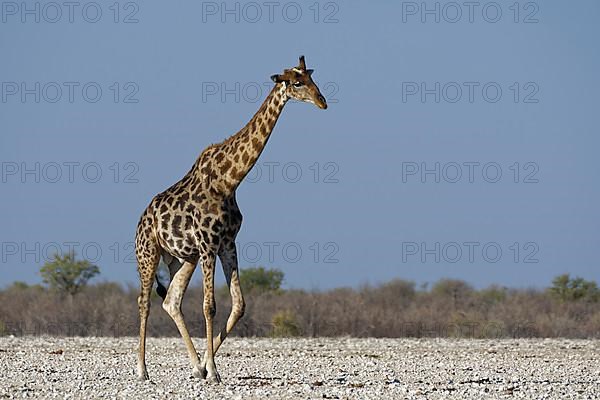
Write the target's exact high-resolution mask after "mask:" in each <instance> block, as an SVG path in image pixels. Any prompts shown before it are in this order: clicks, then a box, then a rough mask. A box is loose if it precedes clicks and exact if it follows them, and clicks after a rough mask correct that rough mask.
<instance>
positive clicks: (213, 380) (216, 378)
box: [206, 372, 221, 383]
mask: <svg viewBox="0 0 600 400" xmlns="http://www.w3.org/2000/svg"><path fill="white" fill-rule="evenodd" d="M206 380H207V381H208V382H210V383H221V377H220V376H219V373H218V372H215V373H214V374H212V375H209V376H207V377H206Z"/></svg>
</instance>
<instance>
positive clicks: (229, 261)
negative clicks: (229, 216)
mask: <svg viewBox="0 0 600 400" xmlns="http://www.w3.org/2000/svg"><path fill="white" fill-rule="evenodd" d="M219 258H220V259H221V264H222V265H223V272H224V273H225V280H226V282H227V286H229V293H230V295H231V312H230V314H229V318H227V324H226V325H225V327H224V328H223V329H222V330H221V332H220V333H219V334H218V335H217V337H216V338H215V339H214V340H213V352H214V354H216V353H217V351H218V350H219V347H221V344H223V342H224V341H225V338H227V336H229V333H231V331H232V330H233V328H234V327H235V325H236V323H237V322H238V321H239V319H240V318H241V317H242V316H243V315H244V310H245V308H246V304H245V302H244V296H243V295H242V288H241V287H240V279H239V271H238V262H237V251H236V248H235V242H233V241H232V242H231V243H229V244H224V245H223V247H222V250H221V251H220V252H219ZM207 358H208V351H207V352H206V353H205V354H204V358H203V359H202V367H203V368H205V365H206V360H207Z"/></svg>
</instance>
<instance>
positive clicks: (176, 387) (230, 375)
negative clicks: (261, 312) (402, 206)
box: [0, 337, 600, 399]
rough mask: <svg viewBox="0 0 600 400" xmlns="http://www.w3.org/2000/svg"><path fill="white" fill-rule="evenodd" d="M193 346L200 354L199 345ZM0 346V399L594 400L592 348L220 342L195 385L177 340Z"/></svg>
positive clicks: (596, 358) (596, 376) (4, 341)
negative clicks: (139, 369)
mask: <svg viewBox="0 0 600 400" xmlns="http://www.w3.org/2000/svg"><path fill="white" fill-rule="evenodd" d="M195 342H196V344H197V346H198V347H197V348H198V349H200V348H202V346H203V345H204V342H203V340H196V341H195ZM136 346H137V339H136V338H54V337H2V338H0V398H57V399H67V398H73V399H92V398H123V399H171V398H182V399H188V398H201V399H447V398H460V399H464V398H467V399H487V398H490V399H496V398H503V399H511V398H525V399H534V398H535V399H597V398H600V341H597V340H562V339H558V340H538V339H516V340H472V339H350V338H338V339H329V338H328V339H243V338H230V339H228V340H227V341H226V342H225V344H224V345H223V347H222V348H221V350H220V351H219V353H218V354H217V358H216V360H217V368H218V370H219V373H220V375H221V378H222V380H223V382H222V383H221V384H210V383H208V382H205V381H201V380H198V379H195V378H193V377H192V375H191V367H190V365H189V362H188V358H187V355H186V353H185V349H184V346H183V343H182V341H181V339H179V338H165V339H153V338H150V339H149V343H148V352H147V365H148V373H149V374H150V380H149V381H146V382H140V381H137V379H136V378H135V372H134V371H135V351H136Z"/></svg>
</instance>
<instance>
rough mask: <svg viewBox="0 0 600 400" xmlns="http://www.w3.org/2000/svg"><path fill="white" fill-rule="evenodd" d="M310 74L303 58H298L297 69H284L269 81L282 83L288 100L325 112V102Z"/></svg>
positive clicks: (310, 71) (311, 71)
mask: <svg viewBox="0 0 600 400" xmlns="http://www.w3.org/2000/svg"><path fill="white" fill-rule="evenodd" d="M312 73H313V70H312V69H306V63H305V62H304V56H300V63H299V64H298V66H297V67H293V68H290V69H286V70H284V71H283V73H282V74H279V75H272V76H271V79H272V80H273V82H275V83H283V84H284V85H285V92H286V94H287V96H288V97H289V98H291V99H295V100H299V101H304V102H307V103H312V104H314V105H316V106H317V107H319V108H320V109H322V110H325V109H326V108H327V101H326V100H325V97H323V95H322V94H321V91H320V90H319V88H318V87H317V85H316V84H315V82H314V81H313V80H312V78H311V75H312Z"/></svg>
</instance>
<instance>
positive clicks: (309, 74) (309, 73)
mask: <svg viewBox="0 0 600 400" xmlns="http://www.w3.org/2000/svg"><path fill="white" fill-rule="evenodd" d="M313 72H315V70H314V69H307V70H306V73H307V74H308V76H311V75H312V73H313Z"/></svg>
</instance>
